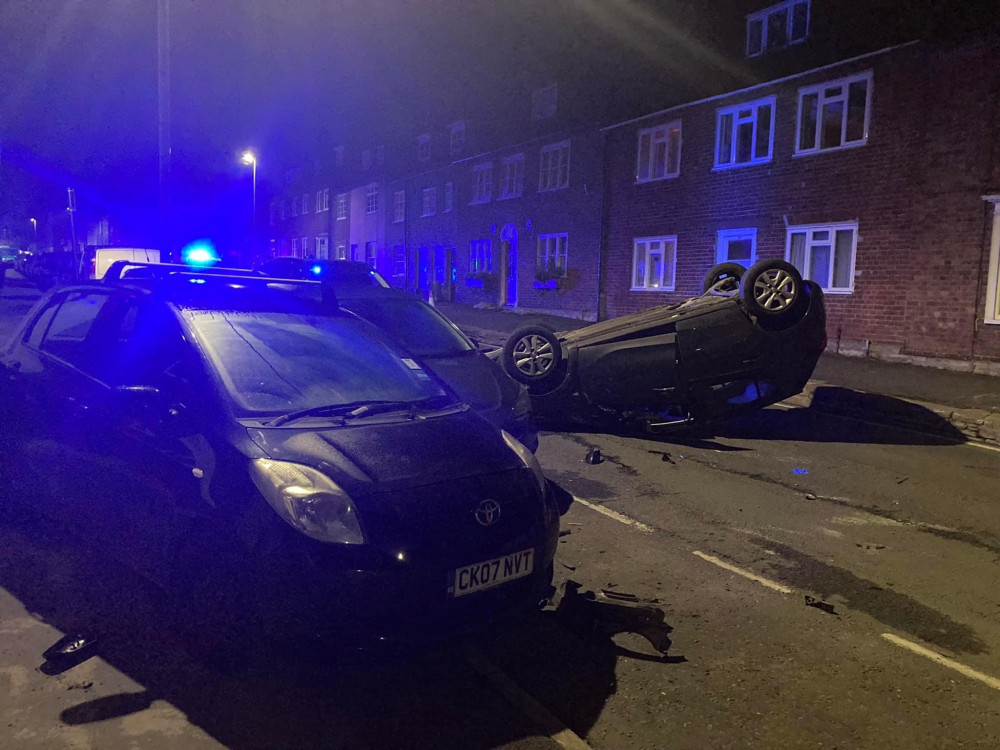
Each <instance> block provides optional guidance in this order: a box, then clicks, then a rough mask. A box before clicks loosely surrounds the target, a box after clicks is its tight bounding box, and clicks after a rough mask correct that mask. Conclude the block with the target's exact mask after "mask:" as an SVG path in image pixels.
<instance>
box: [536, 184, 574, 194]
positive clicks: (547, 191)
mask: <svg viewBox="0 0 1000 750" xmlns="http://www.w3.org/2000/svg"><path fill="white" fill-rule="evenodd" d="M568 187H569V183H567V184H565V185H560V186H559V187H550V188H541V189H540V190H539V191H538V192H539V193H555V192H556V191H558V190H565V189H566V188H568Z"/></svg>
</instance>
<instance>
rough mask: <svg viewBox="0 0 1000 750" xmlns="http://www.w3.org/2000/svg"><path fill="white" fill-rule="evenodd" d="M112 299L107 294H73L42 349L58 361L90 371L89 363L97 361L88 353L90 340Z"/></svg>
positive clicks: (62, 309)
mask: <svg viewBox="0 0 1000 750" xmlns="http://www.w3.org/2000/svg"><path fill="white" fill-rule="evenodd" d="M109 299H110V294H109V293H107V292H73V293H71V294H69V295H67V296H66V301H65V302H63V303H62V305H61V306H60V307H59V310H58V311H57V312H56V313H55V315H54V316H53V318H52V322H51V323H50V324H49V327H48V331H47V332H46V333H45V338H44V339H43V340H42V345H41V349H42V351H44V352H48V353H49V354H51V355H53V356H54V357H58V358H59V359H62V360H64V361H66V362H69V363H70V364H72V365H75V366H76V367H79V368H80V369H82V370H85V371H89V369H90V368H89V367H88V366H87V363H88V362H91V361H97V360H98V359H99V357H97V356H95V355H96V353H95V352H91V351H88V349H87V337H88V335H89V334H90V332H91V330H92V329H93V327H94V323H95V321H96V320H97V318H98V316H99V315H100V313H101V310H102V309H103V308H104V306H105V305H106V304H107V302H108V300H109Z"/></svg>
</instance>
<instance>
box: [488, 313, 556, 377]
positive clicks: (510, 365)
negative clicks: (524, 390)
mask: <svg viewBox="0 0 1000 750" xmlns="http://www.w3.org/2000/svg"><path fill="white" fill-rule="evenodd" d="M501 361H502V362H503V368H504V369H505V370H506V371H507V374H508V375H510V376H511V377H512V378H514V380H516V381H518V382H519V383H524V384H525V385H528V386H537V385H541V384H543V383H547V382H549V381H550V380H551V379H552V377H553V376H554V375H555V374H556V372H558V371H559V365H560V364H561V363H562V346H561V345H560V344H559V339H558V337H557V336H556V332H555V331H553V330H552V329H551V328H549V327H548V326H542V325H530V326H522V327H521V328H518V329H517V330H516V331H514V332H513V333H512V334H511V335H510V336H509V337H508V339H507V343H505V344H504V346H503V356H502V357H501Z"/></svg>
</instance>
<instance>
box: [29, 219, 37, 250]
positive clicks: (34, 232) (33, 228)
mask: <svg viewBox="0 0 1000 750" xmlns="http://www.w3.org/2000/svg"><path fill="white" fill-rule="evenodd" d="M28 221H30V222H31V234H32V240H33V242H34V243H35V244H36V245H37V244H38V219H36V218H35V217H31V218H30V219H28Z"/></svg>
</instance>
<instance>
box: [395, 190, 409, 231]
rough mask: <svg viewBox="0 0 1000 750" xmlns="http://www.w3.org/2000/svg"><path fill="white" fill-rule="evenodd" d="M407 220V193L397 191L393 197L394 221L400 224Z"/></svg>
mask: <svg viewBox="0 0 1000 750" xmlns="http://www.w3.org/2000/svg"><path fill="white" fill-rule="evenodd" d="M405 219H406V191H405V190H397V191H396V192H395V193H393V195H392V221H393V223H394V224H399V223H400V222H401V221H404V220H405Z"/></svg>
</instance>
